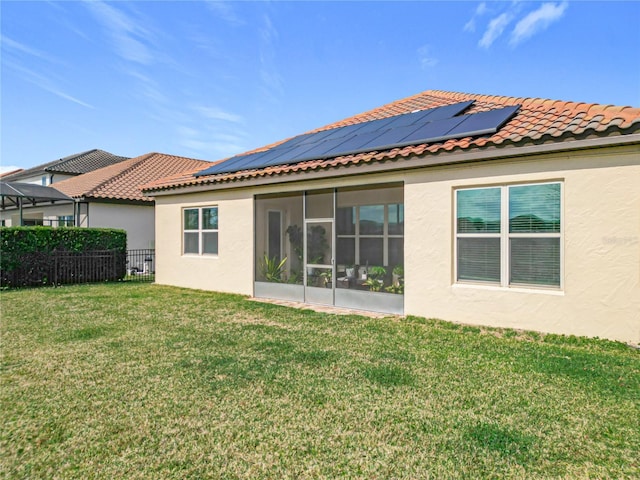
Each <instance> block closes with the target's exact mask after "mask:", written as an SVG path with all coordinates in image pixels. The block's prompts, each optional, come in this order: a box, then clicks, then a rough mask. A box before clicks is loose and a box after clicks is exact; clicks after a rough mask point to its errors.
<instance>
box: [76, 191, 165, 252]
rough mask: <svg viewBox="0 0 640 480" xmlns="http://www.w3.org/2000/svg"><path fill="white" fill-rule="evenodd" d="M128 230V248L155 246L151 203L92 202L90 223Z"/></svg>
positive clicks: (101, 226)
mask: <svg viewBox="0 0 640 480" xmlns="http://www.w3.org/2000/svg"><path fill="white" fill-rule="evenodd" d="M82 226H89V227H96V228H121V229H124V230H126V231H127V249H129V250H132V249H139V248H154V247H155V220H154V208H153V206H151V205H125V204H117V203H90V204H89V225H84V224H83V225H82Z"/></svg>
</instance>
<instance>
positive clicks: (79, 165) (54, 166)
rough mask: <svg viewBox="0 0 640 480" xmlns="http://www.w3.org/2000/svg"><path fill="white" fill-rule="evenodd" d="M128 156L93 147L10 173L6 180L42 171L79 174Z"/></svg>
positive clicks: (125, 158)
mask: <svg viewBox="0 0 640 480" xmlns="http://www.w3.org/2000/svg"><path fill="white" fill-rule="evenodd" d="M128 158H129V157H122V156H119V155H114V154H113V153H109V152H105V151H104V150H99V149H97V148H94V149H93V150H87V151H86V152H80V153H74V154H73V155H69V156H66V157H64V158H60V159H58V160H54V161H52V162H48V163H43V164H42V165H37V166H35V167H32V168H28V169H26V170H22V171H19V172H15V173H12V174H11V175H10V176H9V178H7V180H10V181H14V180H18V179H20V178H27V177H31V176H34V175H38V174H39V173H42V172H50V173H63V174H65V175H81V174H83V173H87V172H91V171H93V170H97V169H98V168H102V167H106V166H108V165H113V164H115V163H118V162H122V161H123V160H127V159H128Z"/></svg>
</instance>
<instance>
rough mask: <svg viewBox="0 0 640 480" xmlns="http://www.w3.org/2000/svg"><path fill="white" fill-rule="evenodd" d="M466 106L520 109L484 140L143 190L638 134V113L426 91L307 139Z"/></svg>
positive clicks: (180, 178)
mask: <svg viewBox="0 0 640 480" xmlns="http://www.w3.org/2000/svg"><path fill="white" fill-rule="evenodd" d="M467 100H475V103H474V104H473V105H472V106H471V107H470V108H469V109H468V110H466V111H465V112H464V113H465V114H466V113H478V112H482V111H487V110H492V109H496V108H501V107H506V106H511V105H520V106H521V107H520V109H519V110H518V113H517V114H516V115H515V116H514V117H513V118H511V120H509V121H508V122H507V123H506V124H505V125H504V126H503V127H502V128H501V129H500V130H499V131H498V132H496V133H495V134H493V135H490V136H482V137H476V138H474V137H465V138H457V139H450V140H446V141H443V142H436V143H432V144H428V143H427V144H420V145H410V146H407V147H401V148H394V149H391V150H386V151H372V152H364V153H357V154H351V155H343V156H339V157H334V158H329V159H318V160H309V161H303V162H299V163H294V164H289V165H277V166H271V167H267V168H262V169H253V170H244V171H239V172H233V173H220V174H216V175H208V176H201V177H197V178H196V177H194V176H193V175H192V174H183V175H177V176H173V177H169V178H164V179H161V180H158V181H156V182H154V183H152V184H150V185H148V186H147V187H146V190H147V191H159V190H166V189H173V188H180V187H186V186H192V185H206V184H216V183H222V182H232V181H241V180H244V179H250V178H256V177H267V176H275V175H286V174H290V173H295V172H301V171H313V170H322V169H329V168H341V167H347V166H352V165H358V164H367V163H373V162H384V161H394V160H398V159H402V158H407V157H411V156H415V155H435V154H442V153H446V152H453V151H466V150H472V149H480V148H482V149H487V148H491V147H501V148H503V147H518V146H522V145H535V144H542V143H547V142H563V141H567V140H576V139H584V138H588V137H591V136H609V135H620V134H629V133H634V132H638V131H640V108H633V107H620V106H612V105H600V104H589V103H577V102H566V101H559V100H548V99H542V98H517V97H505V96H492V95H477V94H468V93H458V92H446V91H439V90H427V91H425V92H422V93H419V94H417V95H413V96H411V97H407V98H404V99H402V100H398V101H395V102H392V103H389V104H387V105H383V106H381V107H378V108H374V109H373V110H369V111H367V112H364V113H361V114H358V115H354V116H352V117H349V118H346V119H344V120H340V121H338V122H335V123H332V124H330V125H326V126H324V127H321V128H318V129H316V130H312V131H310V132H307V133H313V132H319V131H322V130H327V129H331V128H336V127H342V126H346V125H351V124H356V123H361V122H366V121H369V120H375V119H379V118H386V117H390V116H394V115H399V114H404V113H409V112H412V111H415V110H425V109H429V108H434V107H441V106H444V105H450V104H454V103H458V102H463V101H467ZM287 140H289V139H284V140H282V141H280V142H276V143H273V144H271V145H267V146H264V147H261V148H257V149H255V150H252V151H250V152H246V153H255V152H261V151H265V150H268V149H270V148H272V147H274V146H276V145H279V144H281V143H283V142H285V141H287Z"/></svg>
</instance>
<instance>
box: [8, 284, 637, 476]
mask: <svg viewBox="0 0 640 480" xmlns="http://www.w3.org/2000/svg"><path fill="white" fill-rule="evenodd" d="M0 299H1V302H2V327H1V333H2V339H1V340H2V370H1V379H2V384H1V388H0V399H1V402H2V403H1V405H2V407H1V420H2V425H1V428H0V472H1V474H2V476H4V477H6V478H105V479H107V478H109V479H111V478H153V479H156V478H157V479H166V478H180V479H183V478H194V479H196V478H225V479H226V478H251V479H255V478H258V479H259V478H274V479H281V478H296V479H304V478H365V479H375V478H378V479H382V478H407V479H418V478H437V479H440V478H464V479H469V478H505V477H508V478H634V477H635V478H638V477H640V460H639V459H640V353H639V352H638V351H637V350H634V349H631V348H629V347H627V346H625V345H623V344H620V343H614V342H606V341H599V340H586V339H581V338H565V337H559V336H552V335H547V336H542V335H539V334H534V333H521V332H514V331H508V330H495V329H478V328H472V327H461V326H456V325H452V324H449V323H445V322H440V321H432V320H424V319H419V318H408V319H398V318H384V319H371V318H365V317H359V316H337V315H327V314H320V313H315V312H311V311H309V310H296V309H290V308H285V307H279V306H275V305H270V304H263V303H258V302H252V301H249V300H246V299H245V298H243V297H240V296H234V295H222V294H214V293H208V292H201V291H193V290H185V289H178V288H170V287H162V286H157V285H150V284H113V285H96V286H74V287H64V288H58V289H53V288H43V289H37V290H36V289H33V290H23V291H5V292H2V293H1V294H0Z"/></svg>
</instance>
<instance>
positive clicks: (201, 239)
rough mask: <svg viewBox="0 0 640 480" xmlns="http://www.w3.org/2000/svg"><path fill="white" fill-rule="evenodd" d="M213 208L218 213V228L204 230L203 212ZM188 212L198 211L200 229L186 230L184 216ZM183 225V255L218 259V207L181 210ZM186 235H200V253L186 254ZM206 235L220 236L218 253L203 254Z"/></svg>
mask: <svg viewBox="0 0 640 480" xmlns="http://www.w3.org/2000/svg"><path fill="white" fill-rule="evenodd" d="M211 208H215V209H216V211H217V213H218V228H215V229H213V228H202V225H203V222H202V212H203V210H206V209H211ZM187 210H197V211H198V228H197V229H190V230H186V229H185V223H184V216H185V212H186V211H187ZM180 213H181V216H182V219H181V223H182V241H181V245H182V255H186V256H206V257H217V256H218V255H219V253H220V233H219V230H220V210H219V208H218V205H204V206H202V207H183V208H182V210H181V212H180ZM185 233H197V234H198V253H195V252H185V251H184V249H185V241H184V237H185ZM205 233H217V234H218V249H217V251H216V253H207V252H203V251H202V249H203V245H204V242H203V234H205Z"/></svg>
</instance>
